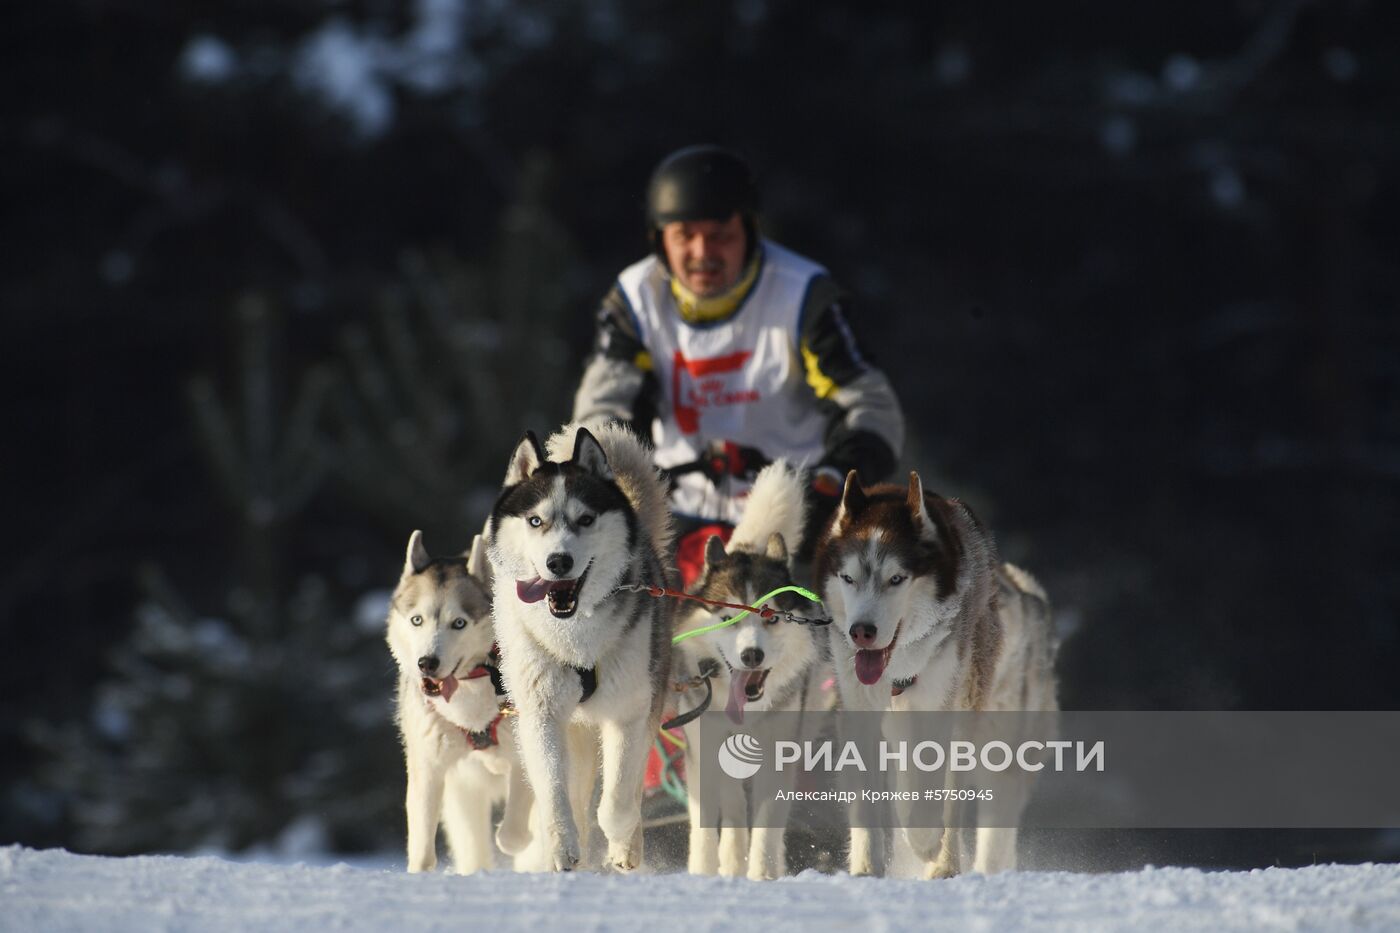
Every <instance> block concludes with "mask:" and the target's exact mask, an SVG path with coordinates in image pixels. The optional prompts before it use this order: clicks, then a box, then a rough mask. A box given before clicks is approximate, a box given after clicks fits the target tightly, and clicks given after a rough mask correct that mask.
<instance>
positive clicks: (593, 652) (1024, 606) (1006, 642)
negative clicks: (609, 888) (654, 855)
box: [388, 425, 1056, 879]
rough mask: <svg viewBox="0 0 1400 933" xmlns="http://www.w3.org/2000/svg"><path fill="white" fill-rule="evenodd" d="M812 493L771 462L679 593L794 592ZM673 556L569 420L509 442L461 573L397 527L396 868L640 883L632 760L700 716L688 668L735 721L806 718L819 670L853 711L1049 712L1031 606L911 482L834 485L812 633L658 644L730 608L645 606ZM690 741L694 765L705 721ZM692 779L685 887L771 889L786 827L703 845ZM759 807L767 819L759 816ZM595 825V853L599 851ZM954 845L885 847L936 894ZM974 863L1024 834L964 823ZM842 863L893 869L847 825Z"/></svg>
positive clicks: (616, 433)
mask: <svg viewBox="0 0 1400 933" xmlns="http://www.w3.org/2000/svg"><path fill="white" fill-rule="evenodd" d="M806 486H807V483H806V480H805V478H804V477H803V475H802V473H801V471H800V470H799V469H796V468H794V467H792V466H790V465H789V464H787V463H785V462H783V461H777V462H775V463H773V464H771V465H770V466H768V467H765V468H764V470H763V471H762V472H761V473H760V474H759V476H758V478H757V480H756V481H755V484H754V487H753V489H752V492H751V493H750V496H749V502H748V505H747V507H746V510H745V513H744V517H743V519H742V521H741V522H740V523H739V525H738V526H737V527H736V528H735V529H734V532H733V535H732V537H731V538H730V540H729V542H728V544H727V545H726V544H724V543H723V542H722V541H721V540H720V539H719V538H718V537H714V538H711V539H710V540H709V542H708V544H707V546H706V548H705V561H704V570H703V572H702V573H701V574H700V576H699V578H698V580H697V581H696V582H695V583H694V585H693V586H692V587H691V588H690V592H691V593H693V594H695V595H699V596H703V597H706V598H709V599H714V600H720V601H723V602H731V603H744V604H748V605H753V601H754V600H756V599H759V598H760V597H762V596H763V595H764V594H766V593H770V592H772V591H773V590H775V589H777V588H778V587H781V586H783V585H786V584H790V583H793V582H794V580H793V576H792V575H793V559H794V556H795V555H796V554H797V552H798V550H799V549H800V548H801V547H802V544H803V542H802V540H801V539H802V534H803V528H804V526H805V514H804V510H805V505H804V502H805V499H804V492H805V489H806ZM671 548H672V532H671V517H670V513H669V511H668V508H667V487H666V484H665V482H664V481H663V480H662V479H661V478H660V476H659V475H658V473H657V471H656V470H655V468H654V467H653V466H652V462H651V456H650V451H649V450H648V449H647V448H646V447H645V446H644V445H643V444H642V442H641V441H639V440H638V439H637V438H636V437H635V435H633V434H632V433H631V432H630V431H629V430H627V429H626V428H624V427H622V426H619V425H609V426H605V427H602V428H596V429H593V430H589V429H587V428H583V427H580V426H578V425H570V426H566V427H565V428H564V429H562V430H561V431H560V432H559V433H557V434H556V435H554V436H553V437H551V438H549V440H548V442H547V443H545V444H541V443H540V442H539V440H538V439H537V438H536V437H535V436H534V435H533V434H527V435H526V436H525V438H524V439H523V440H522V441H521V442H520V443H519V445H518V446H517V447H516V448H515V450H514V452H513V453H512V454H511V456H510V461H509V465H508V467H507V470H506V476H505V483H504V487H503V489H502V491H501V493H500V496H499V498H498V499H497V501H496V504H495V507H494V509H493V510H492V513H491V517H490V519H489V521H488V523H487V526H486V529H485V536H484V539H483V537H482V536H478V537H477V538H476V540H475V541H473V543H472V547H471V551H470V553H469V555H467V556H466V557H465V558H463V557H461V556H452V557H436V558H434V557H431V556H430V555H429V553H428V551H427V550H426V548H425V546H424V544H423V540H422V536H421V535H420V534H419V533H418V532H416V531H415V532H414V533H413V535H412V537H411V538H410V539H409V544H408V553H407V558H406V560H405V563H404V568H403V576H402V578H401V579H400V580H399V584H398V586H397V588H396V589H395V591H394V595H393V598H392V601H391V603H390V608H389V618H388V642H389V647H390V650H391V652H392V653H393V656H394V659H395V662H396V664H397V667H398V675H399V676H398V714H397V718H398V724H399V728H400V731H401V734H402V737H403V745H404V757H405V762H406V765H407V771H408V792H407V796H406V800H405V810H406V815H407V822H408V869H409V871H415V872H416V871H429V870H432V869H433V868H434V867H435V865H436V861H437V856H436V839H437V830H438V827H439V825H441V826H442V827H443V828H444V830H445V832H446V837H447V844H448V848H449V850H450V852H451V857H452V865H453V869H454V870H455V871H457V872H462V873H465V872H472V871H476V870H480V869H487V868H493V867H495V866H496V865H497V864H498V862H497V859H498V854H497V850H499V852H500V853H504V855H505V856H508V857H510V858H511V860H512V862H513V865H514V867H515V868H516V869H517V870H522V871H551V870H552V871H568V870H571V869H573V868H575V867H599V866H597V865H596V864H595V863H596V862H597V860H598V859H599V858H601V859H602V861H603V862H604V863H605V864H606V865H607V866H611V868H612V869H615V870H618V871H624V872H626V871H632V870H635V869H637V868H639V867H640V866H641V865H642V793H643V782H644V776H645V770H646V764H647V756H648V752H649V750H650V749H651V747H652V743H653V740H654V738H655V737H656V735H657V732H658V729H659V727H660V724H661V722H662V719H663V710H667V709H668V708H669V709H670V710H675V709H676V708H677V707H679V708H680V709H691V708H693V707H694V706H696V705H697V704H698V703H699V702H700V700H701V696H702V695H703V694H702V692H697V691H698V690H699V688H694V687H692V688H690V692H684V693H681V692H677V690H675V689H673V686H672V685H673V684H682V683H691V682H694V676H695V674H696V673H697V672H700V671H704V672H707V673H709V674H710V680H711V683H712V685H713V690H714V696H715V698H716V704H718V703H720V702H722V703H723V705H724V713H725V714H726V715H727V716H728V717H729V719H730V720H731V721H732V722H734V723H736V724H739V723H742V721H743V717H744V714H745V713H746V712H759V711H769V710H792V711H800V710H803V709H812V708H815V707H816V705H817V704H818V703H819V702H824V701H820V700H819V696H820V694H821V687H822V684H823V682H826V681H829V680H830V679H831V678H832V675H833V673H834V680H835V686H836V692H837V697H838V700H839V704H840V706H841V707H842V708H845V709H851V710H867V711H883V710H929V711H996V710H1028V711H1051V710H1054V709H1055V708H1056V699H1055V681H1054V673H1053V661H1054V641H1053V633H1052V631H1051V622H1050V612H1049V604H1048V600H1047V598H1046V595H1045V592H1044V591H1043V590H1042V589H1041V588H1040V586H1039V585H1038V584H1037V583H1036V582H1035V580H1034V579H1033V578H1032V577H1031V576H1030V575H1029V574H1028V573H1026V572H1025V571H1023V570H1020V569H1019V568H1016V567H1014V566H1012V565H1010V564H1003V563H1001V562H1000V561H999V560H998V558H997V553H996V548H995V545H994V544H993V542H992V538H991V536H990V535H989V534H988V533H987V532H986V531H985V530H984V529H983V527H982V526H981V524H980V523H979V522H978V520H977V518H976V517H975V516H974V515H973V514H972V512H971V511H970V510H969V509H968V508H967V507H966V506H965V505H963V504H962V503H961V502H959V501H957V500H955V499H944V498H942V497H940V496H937V495H934V494H932V493H928V492H925V491H924V490H923V488H922V486H921V484H920V481H919V477H918V474H910V479H909V484H908V486H907V487H902V486H894V485H881V486H876V487H874V488H871V489H862V488H861V486H860V484H859V483H858V482H857V480H856V477H855V474H854V472H852V473H851V474H850V475H849V476H848V477H847V479H846V486H845V490H844V493H843V495H842V498H841V503H840V505H839V506H838V508H837V509H836V512H835V514H834V516H833V517H832V519H831V521H830V523H829V524H828V526H827V528H826V530H825V532H824V533H823V534H822V537H821V539H820V540H819V541H818V542H817V543H816V549H815V558H814V561H813V566H812V577H813V579H814V581H815V583H816V588H817V589H818V590H819V592H820V595H821V597H822V599H823V602H824V606H821V607H816V606H813V607H811V608H812V610H814V611H813V612H812V613H811V614H813V615H818V614H823V613H825V614H829V615H830V617H831V618H832V624H831V625H828V626H824V627H814V626H810V625H796V624H792V623H789V622H784V621H779V620H777V619H775V618H770V619H764V618H761V617H760V616H759V615H757V614H750V615H748V616H747V617H745V618H743V619H741V620H740V621H738V622H737V623H734V624H731V625H727V626H724V627H721V628H718V629H716V630H714V631H712V632H707V633H705V634H702V635H699V636H698V637H694V638H689V639H686V640H684V641H681V642H680V643H679V644H676V645H675V646H674V647H673V644H672V638H673V636H675V635H678V634H681V633H684V632H687V631H692V630H694V629H697V628H700V627H703V626H707V625H713V624H715V623H717V622H720V621H723V620H727V619H728V617H729V616H730V615H731V614H732V613H733V612H734V610H730V609H714V610H713V611H712V610H711V608H710V607H709V606H708V605H706V604H699V603H694V602H689V601H687V602H684V603H681V604H678V601H677V600H674V599H670V598H653V597H651V596H650V595H648V594H647V592H646V591H645V588H646V587H647V586H666V587H674V586H675V585H676V579H675V574H674V571H673V570H672V569H671V562H672V554H671ZM798 582H805V581H798ZM685 731H686V738H687V740H688V741H687V746H688V748H689V749H694V748H695V747H696V745H697V743H696V741H695V739H696V737H697V736H698V723H690V724H687V725H686V726H685ZM688 754H689V752H688ZM700 771H701V768H700V767H699V763H698V762H691V761H687V774H688V775H689V780H690V781H691V786H690V788H689V790H690V801H691V802H690V824H691V825H690V850H689V868H690V870H691V871H692V872H694V873H700V874H714V873H719V874H723V875H731V876H732V875H747V876H748V877H750V878H755V879H765V878H776V877H780V876H782V875H783V874H784V873H785V872H786V864H785V855H784V849H783V831H782V829H781V828H771V827H775V826H780V825H781V819H780V818H779V819H775V818H774V814H773V813H755V814H753V817H752V818H751V819H750V820H749V826H751V827H752V828H751V829H748V828H743V827H742V826H740V827H737V828H736V827H734V826H731V825H728V823H729V822H730V821H726V825H725V826H724V828H718V827H715V826H704V825H701V818H700V810H699V806H698V803H697V799H698V797H699V794H698V792H697V789H696V787H695V782H696V781H698V779H699V774H700ZM599 781H601V786H597V785H598V782H599ZM1020 792H1021V793H1022V794H1023V795H1024V794H1026V793H1028V788H1021V791H1020ZM756 796H757V795H756ZM1021 800H1022V803H1023V802H1024V796H1023V797H1022V798H1021ZM498 805H503V807H504V809H503V815H502V817H501V820H500V823H499V825H498V826H497V827H496V828H495V832H494V835H493V833H492V808H493V807H495V806H498ZM770 805H777V806H781V804H774V803H773V802H770V801H755V802H754V806H755V807H760V808H761V807H764V806H770ZM778 816H779V817H781V813H779V814H778ZM591 830H599V831H601V834H602V837H603V838H602V839H601V840H597V842H598V844H597V845H596V846H590V840H589V838H588V836H589V833H590V831H591ZM957 837H958V834H957V833H956V832H954V831H952V830H949V831H948V832H944V831H942V830H915V829H909V830H905V831H904V839H903V842H904V843H905V844H906V845H907V846H908V848H909V850H911V851H912V852H913V853H914V855H915V856H916V857H917V858H918V859H919V861H921V862H922V863H923V864H924V866H925V867H924V872H925V874H926V875H928V876H930V877H946V876H948V875H951V874H955V873H957V872H958V871H959V870H960V869H961V867H962V865H961V863H960V862H959V845H958V843H957ZM974 851H975V854H974V856H973V862H972V865H971V867H972V868H973V869H974V870H976V871H982V872H994V871H1000V870H1005V869H1009V868H1013V867H1014V866H1015V858H1016V830H1015V829H1014V828H1005V827H999V828H987V827H980V828H978V830H977V831H976V837H975V850H974ZM849 867H850V870H851V872H852V873H853V874H881V873H883V872H884V871H885V867H886V866H885V848H884V844H883V841H882V840H881V838H880V837H879V834H878V832H877V831H874V830H865V829H858V828H857V829H852V830H851V839H850V855H849Z"/></svg>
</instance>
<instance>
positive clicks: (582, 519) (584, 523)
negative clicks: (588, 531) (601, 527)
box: [578, 515, 593, 528]
mask: <svg viewBox="0 0 1400 933" xmlns="http://www.w3.org/2000/svg"><path fill="white" fill-rule="evenodd" d="M591 524H593V516H592V515H580V516H579V517H578V526H579V527H580V528H587V527H588V526H589V525H591Z"/></svg>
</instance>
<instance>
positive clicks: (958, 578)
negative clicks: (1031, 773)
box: [815, 471, 1058, 877]
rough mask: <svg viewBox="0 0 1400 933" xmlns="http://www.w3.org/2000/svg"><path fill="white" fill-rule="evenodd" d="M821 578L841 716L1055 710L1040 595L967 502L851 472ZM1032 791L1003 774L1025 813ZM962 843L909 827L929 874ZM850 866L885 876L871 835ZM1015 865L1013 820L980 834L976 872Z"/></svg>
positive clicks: (859, 832)
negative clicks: (869, 485) (1004, 557)
mask: <svg viewBox="0 0 1400 933" xmlns="http://www.w3.org/2000/svg"><path fill="white" fill-rule="evenodd" d="M815 572H816V579H817V583H818V585H819V586H820V587H821V590H822V596H823V598H824V599H825V601H826V606H827V608H828V609H829V610H830V612H831V615H832V618H833V620H834V621H833V624H832V625H831V627H830V628H831V635H830V639H831V653H832V663H833V665H834V667H835V671H836V684H837V687H838V689H839V691H840V694H841V702H842V705H843V706H844V707H845V708H846V709H850V710H892V711H904V710H929V711H972V712H982V711H1028V712H1051V711H1054V710H1056V709H1057V708H1058V705H1057V700H1056V691H1055V673H1054V655H1055V640H1054V631H1053V627H1052V623H1051V617H1050V605H1049V600H1048V598H1047V597H1046V595H1045V591H1044V590H1043V589H1041V587H1040V585H1039V584H1038V583H1037V582H1036V581H1035V579H1034V578H1032V577H1031V575H1030V574H1028V573H1026V572H1025V571H1024V570H1021V569H1020V568H1018V567H1015V566H1012V565H1011V564H1003V563H1001V562H1000V561H999V560H998V557H997V551H996V546H995V544H994V543H993V541H992V537H991V535H990V534H989V533H988V532H987V531H986V530H985V529H984V528H983V526H982V524H981V523H980V522H979V521H978V520H977V518H976V516H974V515H973V514H972V511H971V510H970V509H969V508H968V507H967V506H966V505H964V504H963V503H962V502H960V501H958V500H956V499H945V498H943V497H942V496H937V495H934V494H932V493H926V492H924V490H923V485H922V484H921V483H920V481H919V475H918V474H917V473H911V474H910V475H909V485H908V487H903V486H895V485H884V486H876V487H875V488H873V489H870V490H864V489H862V488H861V486H860V483H859V482H858V481H857V479H856V474H855V472H854V471H852V472H851V473H850V474H849V475H848V476H847V477H846V487H845V491H844V493H843V495H842V497H841V505H840V507H839V508H838V509H837V511H836V514H835V516H834V517H833V518H832V522H831V525H830V526H829V528H828V531H827V534H826V536H825V537H824V539H823V540H822V542H821V543H820V545H819V546H818V550H817V555H816V565H815ZM1008 773H1009V772H1008ZM1029 793H1030V785H1029V781H1028V780H1021V781H1011V780H1009V779H1008V784H1007V785H1006V786H1005V787H1003V788H1001V790H1000V792H999V793H998V796H997V798H996V799H997V800H998V801H999V802H1000V804H999V805H1000V806H1003V807H1005V812H1008V813H1010V812H1014V813H1015V814H1016V815H1017V816H1018V817H1019V813H1020V808H1021V807H1023V806H1024V804H1025V798H1026V797H1027V796H1029ZM959 835H960V834H959V833H956V832H952V831H950V832H946V833H945V832H941V831H938V830H926V829H906V830H905V832H904V836H905V839H906V840H907V841H908V843H909V844H910V846H911V848H912V849H913V850H914V854H915V855H916V856H918V857H919V859H920V860H921V861H922V862H923V863H924V865H925V873H926V874H927V875H929V876H930V877H946V876H947V875H950V874H955V873H957V872H958V871H959V868H960V862H959V859H960V855H959V852H960V848H961V847H960V846H959V845H958V843H957V837H958V836H959ZM850 858H851V861H850V870H851V873H852V874H879V873H881V872H882V871H883V868H884V855H883V848H882V845H881V844H880V842H879V834H878V833H877V832H875V831H872V830H866V829H859V828H853V829H852V830H851V854H850ZM1015 864H1016V829H1015V827H1014V826H1012V827H986V826H983V827H979V828H978V829H977V833H976V854H975V858H974V862H973V869H974V870H975V871H980V872H986V873H990V872H995V871H1002V870H1006V869H1010V868H1014V867H1015Z"/></svg>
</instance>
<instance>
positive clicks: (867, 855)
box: [849, 826, 885, 878]
mask: <svg viewBox="0 0 1400 933" xmlns="http://www.w3.org/2000/svg"><path fill="white" fill-rule="evenodd" d="M849 867H850V871H851V874H853V875H873V876H875V877H877V878H878V877H881V876H883V875H884V874H885V837H884V833H883V832H881V831H880V830H879V829H876V828H874V827H871V828H868V829H867V828H864V827H860V826H852V827H851V854H850V865H849Z"/></svg>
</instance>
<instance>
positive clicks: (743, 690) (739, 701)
mask: <svg viewBox="0 0 1400 933" xmlns="http://www.w3.org/2000/svg"><path fill="white" fill-rule="evenodd" d="M767 679H768V670H767V669H764V670H761V671H750V670H743V669H741V668H735V669H733V670H731V671H730V672H729V702H728V703H726V704H725V707H724V714H725V715H726V716H728V717H729V721H730V722H732V723H734V724H735V725H741V724H742V723H743V721H744V704H745V703H752V702H754V701H755V700H761V699H763V683H764V681H766V680H767Z"/></svg>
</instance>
